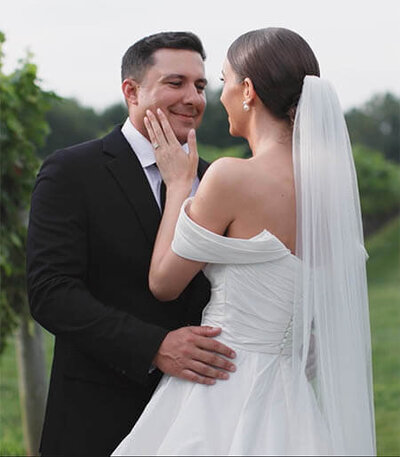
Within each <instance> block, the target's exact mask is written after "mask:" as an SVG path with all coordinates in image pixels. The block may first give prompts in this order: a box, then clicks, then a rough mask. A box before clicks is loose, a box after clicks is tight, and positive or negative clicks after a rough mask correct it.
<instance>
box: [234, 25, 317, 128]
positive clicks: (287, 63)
mask: <svg viewBox="0 0 400 457" xmlns="http://www.w3.org/2000/svg"><path fill="white" fill-rule="evenodd" d="M228 60H229V63H230V64H231V66H232V68H233V70H234V71H235V73H236V74H237V75H238V78H239V80H240V81H243V80H244V79H245V78H246V77H248V78H250V79H251V81H252V82H253V85H254V88H255V91H256V93H257V95H258V97H259V98H260V99H261V101H262V102H263V103H264V105H265V106H266V107H267V108H268V109H269V110H270V111H271V113H272V114H273V115H274V116H276V117H277V118H279V119H286V120H288V121H289V122H290V123H292V122H293V120H294V115H295V112H296V107H297V103H298V101H299V98H300V95H301V90H302V87H303V80H304V77H305V76H306V75H313V76H319V75H320V72H319V64H318V61H317V59H316V57H315V55H314V52H313V51H312V49H311V48H310V46H309V45H308V44H307V42H306V41H305V40H304V39H303V38H302V37H301V36H300V35H298V34H297V33H295V32H292V31H291V30H288V29H284V28H275V27H270V28H266V29H260V30H254V31H252V32H248V33H245V34H244V35H241V36H240V37H239V38H237V39H236V40H235V41H234V42H233V43H232V44H231V46H230V48H229V50H228Z"/></svg>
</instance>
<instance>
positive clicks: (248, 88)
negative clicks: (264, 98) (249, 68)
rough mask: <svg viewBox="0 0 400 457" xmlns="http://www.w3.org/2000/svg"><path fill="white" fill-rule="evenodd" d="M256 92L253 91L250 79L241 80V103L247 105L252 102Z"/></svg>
mask: <svg viewBox="0 0 400 457" xmlns="http://www.w3.org/2000/svg"><path fill="white" fill-rule="evenodd" d="M255 96H256V91H255V90H254V85H253V81H252V80H251V79H250V78H244V80H243V101H245V102H246V103H247V104H248V105H249V104H250V103H251V102H252V101H253V100H254V98H255Z"/></svg>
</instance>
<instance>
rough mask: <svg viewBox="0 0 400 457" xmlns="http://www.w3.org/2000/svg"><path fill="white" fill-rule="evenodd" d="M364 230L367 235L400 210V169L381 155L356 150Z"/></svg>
mask: <svg viewBox="0 0 400 457" xmlns="http://www.w3.org/2000/svg"><path fill="white" fill-rule="evenodd" d="M353 154H354V161H355V164H356V168H357V175H358V185H359V190H360V198H361V209H362V213H363V219H364V228H365V230H366V232H367V233H369V232H371V231H372V230H373V229H375V228H376V226H379V225H381V222H382V221H385V220H386V219H387V218H388V217H390V216H392V215H393V214H396V213H398V211H399V209H400V166H399V165H397V164H395V163H393V162H390V161H388V160H385V157H384V155H383V154H382V153H381V152H378V151H374V150H372V149H369V148H367V147H365V146H361V145H355V146H354V147H353Z"/></svg>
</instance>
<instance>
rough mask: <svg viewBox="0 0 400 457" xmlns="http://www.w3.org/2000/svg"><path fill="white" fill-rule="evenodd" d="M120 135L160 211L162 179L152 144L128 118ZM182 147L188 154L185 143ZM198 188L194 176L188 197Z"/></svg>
mask: <svg viewBox="0 0 400 457" xmlns="http://www.w3.org/2000/svg"><path fill="white" fill-rule="evenodd" d="M121 133H122V135H124V137H125V138H126V141H127V142H128V143H129V145H130V147H131V148H132V149H133V151H134V153H135V154H136V156H137V158H138V159H139V162H140V164H141V165H142V167H143V171H144V173H145V175H146V177H147V180H148V181H149V184H150V187H151V190H152V191H153V194H154V198H155V199H156V202H157V204H158V206H159V208H160V209H161V202H160V187H161V181H162V178H161V174H160V172H159V170H158V168H157V166H156V159H155V156H154V150H153V146H152V144H151V143H150V141H149V140H148V139H147V138H146V137H144V136H143V135H142V134H141V133H140V132H139V131H138V130H137V129H136V128H135V127H134V126H133V124H132V122H131V121H130V119H129V117H128V118H127V119H126V121H125V123H124V125H123V126H122V129H121ZM182 147H183V149H184V150H185V151H186V152H188V150H189V149H188V145H187V143H185V144H184V145H183V146H182ZM198 187H199V178H198V176H196V179H195V180H194V182H193V187H192V192H191V194H190V196H193V195H194V194H195V193H196V190H197V188H198Z"/></svg>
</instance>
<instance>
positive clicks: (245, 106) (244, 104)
mask: <svg viewBox="0 0 400 457" xmlns="http://www.w3.org/2000/svg"><path fill="white" fill-rule="evenodd" d="M243 109H244V110H245V111H249V109H250V106H249V105H248V104H247V103H246V102H245V101H243Z"/></svg>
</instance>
